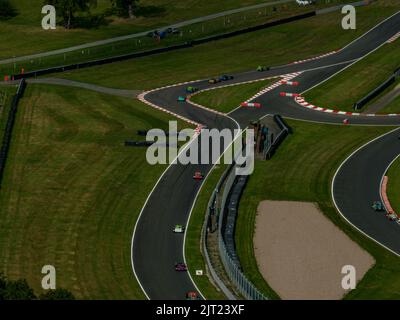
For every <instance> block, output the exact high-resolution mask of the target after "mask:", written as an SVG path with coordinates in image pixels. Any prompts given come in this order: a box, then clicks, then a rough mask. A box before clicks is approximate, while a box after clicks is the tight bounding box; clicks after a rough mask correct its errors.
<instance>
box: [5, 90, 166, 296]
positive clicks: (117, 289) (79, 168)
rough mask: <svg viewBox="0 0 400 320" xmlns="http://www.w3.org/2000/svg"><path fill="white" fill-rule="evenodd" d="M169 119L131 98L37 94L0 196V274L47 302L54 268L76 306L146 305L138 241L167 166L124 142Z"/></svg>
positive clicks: (24, 106) (30, 93)
mask: <svg viewBox="0 0 400 320" xmlns="http://www.w3.org/2000/svg"><path fill="white" fill-rule="evenodd" d="M170 119H171V118H170V117H169V116H167V115H166V114H163V113H161V112H158V111H155V110H153V109H151V108H148V107H145V106H144V105H143V104H142V103H140V102H139V101H135V100H131V99H126V98H119V97H114V96H108V95H103V94H99V93H95V92H91V91H86V90H82V89H74V88H69V89H68V90H65V88H63V87H58V86H40V85H29V86H28V88H27V90H26V92H25V96H24V98H23V99H22V100H21V102H20V106H19V110H18V113H17V119H16V126H15V130H14V134H13V141H12V144H11V148H10V153H9V161H8V162H7V167H6V172H5V176H4V181H3V187H2V189H1V192H0V271H3V272H4V273H5V274H6V275H7V276H8V277H10V278H11V279H18V278H26V279H27V280H28V282H29V284H30V285H31V286H32V287H33V288H34V290H35V292H38V293H40V292H41V279H42V276H43V275H42V274H41V269H42V266H44V265H47V264H50V265H53V266H55V268H56V270H57V284H58V285H59V286H60V287H63V288H66V289H68V290H70V291H71V292H73V294H74V295H75V296H76V297H77V298H78V299H143V298H144V295H143V293H142V291H141V289H140V287H139V285H138V283H137V282H136V279H135V277H134V275H133V272H132V268H131V248H130V245H131V237H132V233H133V229H134V225H135V222H136V219H137V217H138V214H139V212H140V209H141V207H142V206H143V204H144V201H145V199H146V197H147V195H148V194H149V192H150V191H151V189H152V188H153V186H154V184H155V182H156V181H157V179H158V178H159V176H160V175H161V173H162V172H163V170H164V169H165V166H150V165H149V164H148V163H147V161H146V157H145V155H146V149H145V148H135V147H125V146H124V141H125V140H126V139H137V140H139V139H140V140H141V139H143V138H139V137H138V136H136V130H139V129H150V128H161V129H167V128H168V120H170Z"/></svg>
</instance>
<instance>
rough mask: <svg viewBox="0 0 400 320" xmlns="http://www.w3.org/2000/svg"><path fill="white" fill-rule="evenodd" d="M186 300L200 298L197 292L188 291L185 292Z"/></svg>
mask: <svg viewBox="0 0 400 320" xmlns="http://www.w3.org/2000/svg"><path fill="white" fill-rule="evenodd" d="M186 300H200V297H199V295H198V294H197V292H194V291H189V292H186Z"/></svg>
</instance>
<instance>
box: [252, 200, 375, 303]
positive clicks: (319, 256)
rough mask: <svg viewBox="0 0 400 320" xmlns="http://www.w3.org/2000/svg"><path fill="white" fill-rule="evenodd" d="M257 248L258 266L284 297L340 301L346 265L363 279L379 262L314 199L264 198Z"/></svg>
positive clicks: (256, 234)
mask: <svg viewBox="0 0 400 320" xmlns="http://www.w3.org/2000/svg"><path fill="white" fill-rule="evenodd" d="M254 248H255V254H256V259H257V263H258V267H259V270H260V272H261V274H262V275H263V277H264V278H265V280H266V281H267V282H268V283H269V285H270V286H271V287H272V288H273V289H274V290H275V291H276V292H277V293H278V294H279V296H280V297H281V298H282V299H340V298H342V297H343V295H344V294H345V293H346V292H347V291H346V290H344V289H343V288H342V278H343V277H344V275H343V274H342V273H341V271H342V267H343V266H345V265H352V266H354V267H355V268H356V278H357V281H359V280H360V279H361V278H362V277H363V276H364V274H365V273H366V272H367V271H368V269H369V268H371V267H372V266H373V264H374V263H375V261H374V259H373V257H371V256H370V255H369V254H368V253H367V252H366V251H364V250H363V249H361V248H360V247H359V246H358V245H357V244H356V243H355V242H353V241H352V240H351V239H349V238H348V237H347V236H346V235H345V234H344V233H343V232H342V231H341V230H340V229H339V228H337V227H336V226H335V225H334V224H333V223H332V222H331V221H329V219H328V218H326V217H325V216H324V215H323V214H322V213H321V212H320V211H319V209H318V207H317V206H316V205H315V204H313V203H305V202H289V201H262V202H261V203H260V205H259V206H258V212H257V219H256V230H255V235H254Z"/></svg>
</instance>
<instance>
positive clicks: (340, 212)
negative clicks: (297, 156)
mask: <svg viewBox="0 0 400 320" xmlns="http://www.w3.org/2000/svg"><path fill="white" fill-rule="evenodd" d="M396 130H399V128H396V129H394V130H392V131H389V132H387V133H385V134H383V135H381V136H379V137H377V138H375V139H373V140H371V141H369V142H367V143H366V144H364V145H362V146H361V147H359V148H358V149H357V150H356V151H354V152H353V153H352V154H350V155H349V156H348V157H347V158H346V160H344V161H343V162H342V164H341V165H340V166H339V168H338V169H337V170H336V172H335V175H334V176H333V179H332V183H331V197H332V201H333V204H334V205H335V207H336V210H337V211H338V212H339V214H340V215H341V216H342V217H343V218H344V219H345V220H346V221H347V223H348V224H350V225H351V226H352V227H353V228H355V229H356V230H358V231H359V232H360V233H362V234H363V235H364V236H366V237H367V238H369V239H371V240H372V241H374V242H375V243H377V244H378V245H380V246H382V247H383V248H385V249H387V250H389V251H390V252H392V253H393V254H395V255H396V256H398V257H400V254H398V253H396V252H395V251H393V250H392V249H390V248H388V247H386V246H385V245H384V244H383V243H380V242H379V241H378V240H376V239H374V238H372V237H371V236H369V235H368V234H367V233H365V232H364V231H362V230H361V229H360V228H358V227H357V226H356V225H354V224H353V223H352V222H350V220H348V219H347V217H346V216H345V215H344V214H343V213H342V211H340V209H339V207H338V205H337V203H336V200H335V194H334V185H335V179H336V177H337V175H338V173H339V172H340V170H341V169H342V167H343V166H344V164H345V163H346V162H347V161H348V160H349V159H350V158H351V157H352V156H354V155H355V154H356V153H357V152H358V151H360V150H361V149H363V148H365V147H366V146H368V145H369V144H371V143H373V142H375V141H376V140H379V139H381V138H383V137H384V136H387V135H389V134H391V133H393V132H395V131H396Z"/></svg>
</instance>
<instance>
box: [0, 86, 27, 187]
mask: <svg viewBox="0 0 400 320" xmlns="http://www.w3.org/2000/svg"><path fill="white" fill-rule="evenodd" d="M25 87H26V83H25V80H24V79H22V80H21V81H20V83H19V86H18V90H17V93H16V94H15V95H14V97H13V99H12V102H11V108H10V111H9V113H8V118H7V123H6V127H5V130H4V136H3V142H2V145H1V149H0V187H1V183H2V181H3V175H4V169H5V166H6V161H7V156H8V150H9V148H10V143H11V137H12V131H13V128H14V123H15V116H16V114H17V109H18V103H19V100H20V99H21V97H22V96H23V94H24V90H25Z"/></svg>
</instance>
